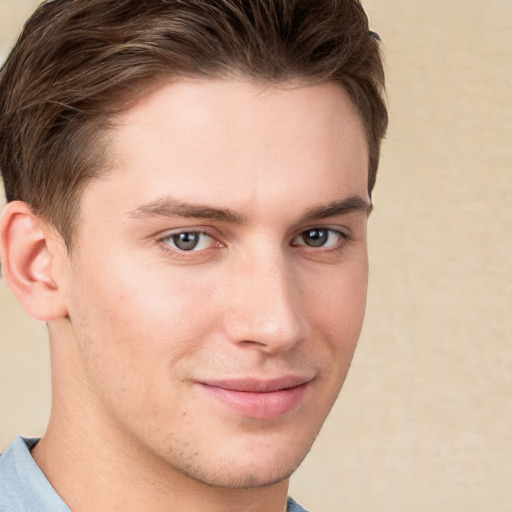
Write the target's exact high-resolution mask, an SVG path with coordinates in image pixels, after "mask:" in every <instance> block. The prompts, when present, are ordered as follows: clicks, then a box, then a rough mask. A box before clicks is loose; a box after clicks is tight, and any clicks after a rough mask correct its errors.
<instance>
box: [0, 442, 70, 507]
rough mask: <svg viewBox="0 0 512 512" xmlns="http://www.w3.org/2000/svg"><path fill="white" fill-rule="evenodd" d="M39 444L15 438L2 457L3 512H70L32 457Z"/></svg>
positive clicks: (0, 491)
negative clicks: (35, 447) (32, 450)
mask: <svg viewBox="0 0 512 512" xmlns="http://www.w3.org/2000/svg"><path fill="white" fill-rule="evenodd" d="M37 442H38V439H25V438H23V437H16V438H15V439H14V440H13V441H12V443H11V444H10V445H9V446H8V448H7V450H5V452H4V453H3V454H1V455H0V512H12V511H14V510H15V511H16V512H33V511H34V510H47V511H49V512H50V511H51V512H70V511H69V508H68V507H67V506H66V505H65V504H64V502H63V501H62V500H61V499H60V497H59V496H58V494H57V493H56V492H55V490H54V489H53V487H52V486H51V485H50V483H49V482H48V480H47V479H46V477H45V476H44V475H43V473H42V471H41V470H40V469H39V467H38V466H37V464H36V463H35V461H34V459H33V458H32V455H31V454H30V449H31V448H32V447H34V446H35V445H36V443H37Z"/></svg>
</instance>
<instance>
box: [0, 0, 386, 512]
mask: <svg viewBox="0 0 512 512" xmlns="http://www.w3.org/2000/svg"><path fill="white" fill-rule="evenodd" d="M382 93H383V73H382V65H381V60H380V55H379V44H378V38H377V37H376V36H375V34H373V33H371V32H369V30H368V25H367V19H366V16H365V14H364V11H363V10H362V7H361V6H360V5H359V3H358V2H357V1H356V0H329V1H327V0H322V1H320V0H244V1H241V0H165V1H164V0H147V1H143V2H141V1H140V0H115V1H114V0H54V1H50V2H46V3H44V4H42V5H41V6H40V7H39V9H38V10H37V11H36V13H35V14H34V15H33V16H32V18H31V19H30V20H29V21H28V23H27V25H26V26H25V29H24V31H23V33H22V35H21V37H20V40H19V41H18V43H17V45H16V47H15V48H14V50H13V52H12V54H11V56H10V57H9V59H8V61H7V63H6V64H5V66H4V69H3V71H2V74H1V76H0V141H1V142H0V168H1V170H2V175H3V179H4V184H5V189H6V197H7V200H8V204H7V206H6V207H5V209H4V211H3V215H2V218H1V223H0V234H1V258H2V268H3V272H4V275H5V278H6V280H7V282H8V283H9V286H10V287H11V289H12V291H13V293H14V294H15V296H16V297H17V298H18V299H19V300H20V302H21V303H22V305H23V306H24V308H25V309H26V310H27V311H28V313H29V314H31V315H32V316H34V317H35V318H37V319H39V320H42V321H45V322H47V324H48V330H49V336H50V350H51V365H52V392H53V403H52V411H51V418H50V422H49V425H48V429H47V431H46V433H45V435H44V436H43V437H42V439H41V440H39V441H37V440H27V439H23V438H16V439H15V440H14V441H13V443H12V444H11V445H10V446H9V448H8V449H7V451H6V452H5V453H4V454H3V455H2V457H1V458H0V510H2V511H4V510H9V511H12V510H27V511H28V510H30V511H34V510H52V511H57V510H58V511H66V510H73V511H84V510H88V511H92V510H95V511H96V510H98V511H123V512H129V511H139V512H140V511H173V512H192V511H193V512H221V511H222V512H227V511H230V512H233V511H234V512H236V511H244V512H255V511H266V512H283V511H285V510H288V511H300V510H303V509H302V508H301V507H300V506H299V505H297V504H296V503H295V502H293V500H291V499H288V498H287V490H288V482H289V478H290V475H291V474H292V473H293V472H294V470H295V469H296V468H297V467H298V466H299V464H300V463H301V461H302V460H303V458H304V457H305V455H306V453H307V452H308V450H309V448H310V447H311V444H312V443H313V441H314V439H315V437H316V435H317V433H318V431H319V429H320V427H321V425H322V423H323V422H324V420H325V418H326V416H327V414H328V412H329V410H330V408H331V407H332V404H333V403H334V401H335V399H336V397H337V395H338V392H339V390H340V388H341V385H342V383H343V380H344V378H345V376H346V373H347V371H348V367H349V365H350V361H351V359H352V355H353V351H354V349H355V346H356V342H357V339H358V336H359V332H360V329H361V323H362V320H363V315H364V307H365V298H366V282H367V244H366V223H367V218H368V215H369V213H370V211H371V191H372V188H373V185H374V183H375V174H376V170H377V164H378V157H379V146H380V142H381V140H382V137H383V136H384V132H385V128H386V122H387V115H386V109H385V105H384V102H383V100H382Z"/></svg>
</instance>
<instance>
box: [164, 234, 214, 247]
mask: <svg viewBox="0 0 512 512" xmlns="http://www.w3.org/2000/svg"><path fill="white" fill-rule="evenodd" d="M162 242H164V243H165V244H167V245H170V246H171V248H172V249H175V250H178V251H185V252H190V251H200V250H202V249H208V248H209V247H211V246H212V245H213V244H214V239H213V238H212V237H211V236H210V235H208V234H206V233H203V232H201V231H181V232H180V233H173V234H170V235H167V236H166V237H164V238H162Z"/></svg>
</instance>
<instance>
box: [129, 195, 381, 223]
mask: <svg viewBox="0 0 512 512" xmlns="http://www.w3.org/2000/svg"><path fill="white" fill-rule="evenodd" d="M372 209H373V206H372V204H371V203H369V202H368V201H366V200H364V199H363V198H362V197H360V196H358V195H353V196H350V197H347V198H345V199H341V200H340V201H332V202H330V203H327V204H325V205H319V206H315V207H313V208H310V209H309V210H306V212H305V213H304V215H302V217H301V218H300V221H299V222H309V221H312V220H316V219H325V218H327V217H336V216H340V215H348V214H349V213H356V212H363V213H365V214H366V215H370V213H371V211H372ZM128 216H129V217H131V218H134V219H146V218H151V217H185V218H194V219H211V220H219V221H222V222H228V223H231V224H243V223H245V222H246V221H247V219H246V217H245V216H244V215H242V214H241V213H239V212H236V211H235V210H232V209H230V208H216V207H214V206H209V205H203V204H197V203H189V202H187V201H182V200H179V199H175V198H172V197H162V198H159V199H155V200H154V201H150V202H149V203H146V204H143V205H142V206H139V207H138V208H136V209H135V210H132V211H130V212H128Z"/></svg>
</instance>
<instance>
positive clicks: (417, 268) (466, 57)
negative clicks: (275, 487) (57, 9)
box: [0, 0, 512, 512]
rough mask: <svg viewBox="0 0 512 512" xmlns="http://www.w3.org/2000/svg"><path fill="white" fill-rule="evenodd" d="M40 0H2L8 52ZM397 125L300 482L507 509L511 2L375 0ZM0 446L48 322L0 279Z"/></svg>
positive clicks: (39, 366)
mask: <svg viewBox="0 0 512 512" xmlns="http://www.w3.org/2000/svg"><path fill="white" fill-rule="evenodd" d="M35 3H36V2H34V1H29V0H24V1H22V0H0V55H2V54H3V55H4V56H5V55H6V53H7V51H8V48H9V46H10V45H11V44H12V41H13V40H14V38H15V36H16V33H17V32H18V30H19V28H20V26H21V24H22V22H23V20H24V19H25V17H26V16H27V15H28V13H29V12H30V11H31V9H32V7H33V6H34V5H35ZM364 5H365V6H366V8H367V11H368V13H369V15H370V18H371V22H372V27H373V28H374V29H375V30H376V31H378V32H379V33H380V35H381V36H382V38H383V40H384V42H385V46H386V54H387V55H386V58H387V68H388V81H389V104H390V114H391V125H390V130H389V136H388V138H387V141H386V143H385V148H384V157H383V161H382V165H381V169H380V179H379V182H378V184H377V190H376V193H375V203H376V211H375V212H374V214H373V216H372V219H371V223H370V230H371V232H370V236H371V253H372V267H371V284H370V291H369V304H368V314H367V321H366V327H365V330H364V332H363V336H362V339H361V342H360V347H359V349H358V352H357V354H356V357H355V360H354V363H353V367H352V370H351V373H350V375H349V378H348V380H347V382H346V385H345V388H344V390H343V391H342V395H341V397H340V399H339V401H338V403H337V405H336V407H335V409H334V411H333V413H332V415H331V417H330V419H329V421H328V422H327V424H326V425H325V428H324V430H323V432H322V434H321V436H320V438H319V440H318V442H317V444H316V445H315V447H314V449H313V451H312V453H311V454H310V456H309V458H308V459H307V461H306V462H305V463H304V465H303V466H302V468H301V469H300V470H299V471H298V473H297V474H296V476H295V477H294V480H293V484H292V494H293V495H294V496H295V497H296V498H297V499H298V500H299V501H301V502H303V503H304V505H306V506H307V507H310V508H311V509H312V510H314V511H317V512H337V511H343V512H388V511H389V512H406V511H407V512H410V511H414V512H434V511H435V512H459V511H460V512H473V511H474V512H489V511H496V512H511V511H512V439H511V438H512V347H511V343H512V315H511V311H512V257H511V256H512V250H511V249H512V236H511V227H512V206H511V205H512V176H511V170H512V1H511V0H480V1H478V0H458V1H456V0H415V1H408V2H407V1H405V0H367V1H366V2H364ZM0 333H1V334H0V341H1V345H0V383H1V385H0V450H1V449H2V448H5V446H6V444H7V443H8V442H9V441H10V439H11V438H12V437H13V436H14V435H15V434H17V433H23V434H25V435H40V434H41V433H42V432H43V429H44V425H45V422H46V420H47V416H48V408H49V401H50V394H49V389H48V388H49V369H48V355H47V344H46V335H45V329H44V326H42V325H40V324H38V323H36V322H34V321H32V320H30V319H29V318H27V317H26V316H25V315H24V313H23V312H22V311H21V310H20V307H19V306H17V305H16V303H15V301H14V300H13V298H12V296H11V295H10V293H9V291H8V290H7V289H6V286H5V283H4V282H1V281H0Z"/></svg>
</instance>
